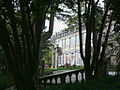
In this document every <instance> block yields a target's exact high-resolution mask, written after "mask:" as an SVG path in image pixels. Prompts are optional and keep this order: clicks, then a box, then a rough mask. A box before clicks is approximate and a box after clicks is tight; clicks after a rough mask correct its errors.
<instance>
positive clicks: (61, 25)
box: [46, 0, 104, 34]
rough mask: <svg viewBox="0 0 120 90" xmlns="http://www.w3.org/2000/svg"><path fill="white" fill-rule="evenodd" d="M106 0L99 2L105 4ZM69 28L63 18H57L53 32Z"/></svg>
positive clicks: (47, 24) (47, 23)
mask: <svg viewBox="0 0 120 90" xmlns="http://www.w3.org/2000/svg"><path fill="white" fill-rule="evenodd" d="M103 1H104V0H100V2H99V4H100V5H101V6H104V4H103V3H102V2H103ZM46 26H49V22H48V21H47V22H46ZM65 28H67V25H66V24H65V23H64V21H61V20H57V19H56V18H55V22H54V30H53V34H55V33H56V32H59V31H61V30H63V29H65ZM47 30H48V27H47Z"/></svg>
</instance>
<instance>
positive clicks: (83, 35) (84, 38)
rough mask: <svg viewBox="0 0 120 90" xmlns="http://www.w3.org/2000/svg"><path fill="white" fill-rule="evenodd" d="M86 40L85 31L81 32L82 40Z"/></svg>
mask: <svg viewBox="0 0 120 90" xmlns="http://www.w3.org/2000/svg"><path fill="white" fill-rule="evenodd" d="M85 41H86V33H83V34H82V42H85Z"/></svg>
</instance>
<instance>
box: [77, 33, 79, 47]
mask: <svg viewBox="0 0 120 90" xmlns="http://www.w3.org/2000/svg"><path fill="white" fill-rule="evenodd" d="M76 45H79V35H77V36H76Z"/></svg>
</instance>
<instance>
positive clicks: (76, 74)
mask: <svg viewBox="0 0 120 90" xmlns="http://www.w3.org/2000/svg"><path fill="white" fill-rule="evenodd" d="M78 74H79V72H77V73H75V75H76V82H78V81H79V80H78Z"/></svg>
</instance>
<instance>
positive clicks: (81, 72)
mask: <svg viewBox="0 0 120 90" xmlns="http://www.w3.org/2000/svg"><path fill="white" fill-rule="evenodd" d="M83 74H84V72H81V75H82V81H84V75H83Z"/></svg>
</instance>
